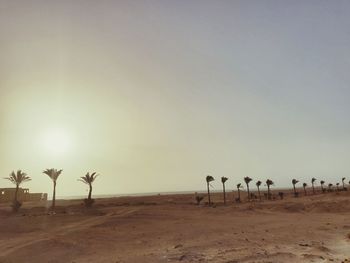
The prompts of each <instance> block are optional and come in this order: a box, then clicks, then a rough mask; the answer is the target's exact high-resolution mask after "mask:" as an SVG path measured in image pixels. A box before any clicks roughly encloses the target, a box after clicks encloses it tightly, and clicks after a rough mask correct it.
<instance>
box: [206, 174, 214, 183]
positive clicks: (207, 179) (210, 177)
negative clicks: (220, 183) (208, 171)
mask: <svg viewBox="0 0 350 263" xmlns="http://www.w3.org/2000/svg"><path fill="white" fill-rule="evenodd" d="M205 180H206V181H207V183H210V182H212V181H214V177H213V176H211V175H207V177H206V178H205Z"/></svg>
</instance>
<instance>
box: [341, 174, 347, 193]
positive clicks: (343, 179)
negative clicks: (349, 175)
mask: <svg viewBox="0 0 350 263" xmlns="http://www.w3.org/2000/svg"><path fill="white" fill-rule="evenodd" d="M345 179H346V178H345V177H343V178H342V179H341V182H342V183H343V190H345V182H344V181H345Z"/></svg>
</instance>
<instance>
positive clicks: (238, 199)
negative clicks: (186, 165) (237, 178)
mask: <svg viewBox="0 0 350 263" xmlns="http://www.w3.org/2000/svg"><path fill="white" fill-rule="evenodd" d="M241 188H242V184H241V183H239V184H237V191H238V198H237V201H238V202H241V190H240V189H241Z"/></svg>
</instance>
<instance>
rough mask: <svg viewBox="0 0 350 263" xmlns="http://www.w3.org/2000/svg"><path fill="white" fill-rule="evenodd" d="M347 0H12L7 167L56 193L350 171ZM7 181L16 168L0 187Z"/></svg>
mask: <svg viewBox="0 0 350 263" xmlns="http://www.w3.org/2000/svg"><path fill="white" fill-rule="evenodd" d="M349 13H350V2H349V1H340V0H336V1H321V0H320V1H315V0H310V1H295V0H293V1H292V0H290V1H287V0H286V1H280V0H276V1H262V0H257V1H249V0H248V1H247V0H242V1H205V0H201V1H199V0H198V1H194V0H192V1H191V0H186V1H182V0H179V1H177V0H176V1H175V0H173V1H163V0H159V1H147V0H142V1H141V0H140V1H138V0H136V1H126V0H125V1H87V0H84V1H78V0H75V1H73V0H71V1H64V0H62V1H47V0H43V1H33V0H23V1H16V0H8V1H7V0H0V174H1V175H2V177H5V176H7V175H8V174H9V173H10V172H11V171H12V170H17V169H22V170H24V171H25V172H27V173H28V174H29V175H30V176H31V177H32V179H33V180H32V182H30V183H27V185H26V186H28V187H30V188H31V191H39V192H42V191H43V192H49V193H51V187H52V186H51V182H50V179H49V178H48V177H47V176H46V175H44V174H42V170H43V169H45V168H51V167H54V168H59V169H63V170H64V171H63V174H62V175H61V177H60V178H59V180H58V186H57V194H58V195H59V196H63V195H83V194H85V193H86V190H87V189H86V187H85V186H84V185H83V184H82V183H81V182H78V181H77V178H78V177H79V176H83V175H84V174H85V173H86V172H87V171H97V172H98V173H100V174H101V177H99V178H98V179H97V181H96V183H95V188H94V193H96V194H112V193H116V194H117V193H134V192H161V191H186V190H199V189H205V176H206V175H207V174H211V175H212V176H214V177H215V178H216V181H215V182H214V183H213V186H214V189H216V190H219V189H221V183H220V182H219V178H220V177H221V176H227V177H229V181H228V182H227V188H230V189H233V187H234V185H236V184H237V183H239V182H242V181H243V180H242V178H243V177H244V176H250V177H252V178H253V179H255V180H257V179H260V180H264V181H265V180H266V179H267V178H270V179H272V180H273V181H275V183H276V185H277V186H290V185H291V183H290V182H291V179H292V178H297V179H300V181H307V182H309V181H310V179H311V177H316V178H318V179H324V180H326V181H327V182H328V181H329V182H332V183H335V182H338V181H340V180H341V179H340V178H341V177H343V176H345V177H347V178H348V180H349V179H350V162H349V157H350V122H349V116H348V115H349V113H350V103H349V101H350V74H349V72H350V16H349ZM7 186H10V184H9V182H7V181H5V180H1V181H0V187H7Z"/></svg>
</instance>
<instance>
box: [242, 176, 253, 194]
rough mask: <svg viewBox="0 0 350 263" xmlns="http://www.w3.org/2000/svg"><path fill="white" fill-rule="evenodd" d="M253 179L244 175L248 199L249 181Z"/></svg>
mask: <svg viewBox="0 0 350 263" xmlns="http://www.w3.org/2000/svg"><path fill="white" fill-rule="evenodd" d="M252 180H253V179H252V178H250V177H248V176H246V177H244V182H245V184H246V185H247V193H248V200H250V193H249V183H250V182H251V181H252Z"/></svg>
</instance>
